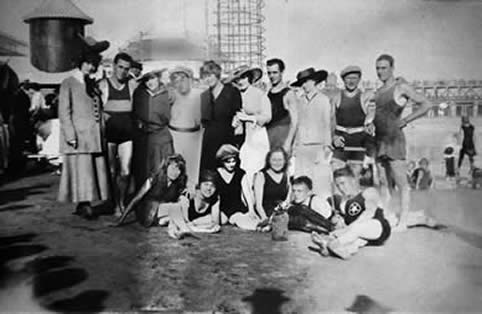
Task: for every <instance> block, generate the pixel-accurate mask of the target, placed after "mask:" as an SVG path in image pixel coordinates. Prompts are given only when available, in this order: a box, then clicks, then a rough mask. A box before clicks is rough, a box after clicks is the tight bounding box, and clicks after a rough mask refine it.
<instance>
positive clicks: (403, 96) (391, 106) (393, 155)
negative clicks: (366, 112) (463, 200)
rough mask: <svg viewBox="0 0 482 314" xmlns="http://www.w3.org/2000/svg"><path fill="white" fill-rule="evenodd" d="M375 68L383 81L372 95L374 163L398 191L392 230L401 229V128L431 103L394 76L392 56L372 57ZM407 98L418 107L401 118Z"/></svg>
mask: <svg viewBox="0 0 482 314" xmlns="http://www.w3.org/2000/svg"><path fill="white" fill-rule="evenodd" d="M376 70H377V75H378V78H379V79H380V81H382V83H383V86H382V87H380V88H379V89H378V90H377V91H376V94H375V105H376V111H375V120H374V124H375V141H376V149H377V150H376V152H377V163H378V165H379V166H382V167H383V168H385V174H386V176H385V177H384V180H383V181H382V182H383V183H384V184H385V186H387V187H388V190H390V191H392V190H393V189H392V185H391V184H387V182H391V181H392V180H393V182H394V183H395V185H396V187H397V188H398V191H400V193H401V197H400V205H401V206H400V207H401V208H400V219H399V222H398V225H397V227H396V228H394V231H404V230H406V228H407V218H408V212H409V210H410V187H409V184H408V180H407V177H406V173H407V161H406V157H407V152H406V142H405V134H404V132H403V130H402V129H403V128H404V127H405V126H407V124H408V123H410V122H412V121H414V120H416V119H418V118H420V117H421V116H423V115H425V114H426V113H427V111H428V110H429V109H430V108H431V107H432V104H431V103H430V101H429V100H427V98H426V97H425V96H424V95H422V94H419V93H417V92H416V91H415V89H414V88H413V87H411V86H410V85H408V84H407V83H406V82H405V81H404V80H402V79H395V76H394V74H393V70H394V59H393V57H392V56H390V55H381V56H379V57H378V58H377V60H376ZM409 101H410V102H412V103H414V104H415V105H416V106H418V109H417V110H415V111H413V112H412V113H411V114H409V115H408V116H406V117H405V118H403V119H402V117H401V115H402V111H403V109H404V107H405V105H406V104H407V103H408V102H409ZM382 177H383V176H382ZM390 178H391V180H390Z"/></svg>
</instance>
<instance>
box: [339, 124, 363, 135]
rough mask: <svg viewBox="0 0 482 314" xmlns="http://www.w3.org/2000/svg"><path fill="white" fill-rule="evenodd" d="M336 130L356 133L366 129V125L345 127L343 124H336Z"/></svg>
mask: <svg viewBox="0 0 482 314" xmlns="http://www.w3.org/2000/svg"><path fill="white" fill-rule="evenodd" d="M335 130H337V131H341V132H345V133H348V134H354V133H360V132H363V131H365V127H363V126H357V127H344V126H341V125H337V126H335Z"/></svg>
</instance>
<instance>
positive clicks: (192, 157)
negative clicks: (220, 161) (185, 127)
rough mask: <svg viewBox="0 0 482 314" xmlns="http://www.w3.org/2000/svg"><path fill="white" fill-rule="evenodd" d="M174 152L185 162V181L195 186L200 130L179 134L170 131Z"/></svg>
mask: <svg viewBox="0 0 482 314" xmlns="http://www.w3.org/2000/svg"><path fill="white" fill-rule="evenodd" d="M171 134H172V138H173V142H174V151H175V152H176V154H181V155H182V157H184V160H186V173H187V179H188V182H189V183H190V184H196V183H197V182H196V181H197V179H198V175H199V167H200V163H201V148H202V136H203V134H202V130H199V131H195V132H179V131H174V130H172V129H171Z"/></svg>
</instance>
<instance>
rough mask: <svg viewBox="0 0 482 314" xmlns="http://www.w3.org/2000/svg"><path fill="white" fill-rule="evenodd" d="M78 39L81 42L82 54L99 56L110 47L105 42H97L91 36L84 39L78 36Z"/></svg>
mask: <svg viewBox="0 0 482 314" xmlns="http://www.w3.org/2000/svg"><path fill="white" fill-rule="evenodd" d="M79 38H80V39H81V40H82V43H83V47H82V50H83V52H84V53H89V54H90V53H92V54H96V53H97V54H100V53H101V52H103V51H105V50H107V49H108V48H109V46H110V43H109V42H108V41H107V40H102V41H97V40H95V39H94V38H93V37H91V36H87V37H84V36H82V35H79Z"/></svg>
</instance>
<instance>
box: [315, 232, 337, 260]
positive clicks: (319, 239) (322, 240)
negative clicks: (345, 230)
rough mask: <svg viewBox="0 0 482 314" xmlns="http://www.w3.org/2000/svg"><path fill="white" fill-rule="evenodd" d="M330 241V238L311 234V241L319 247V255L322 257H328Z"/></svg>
mask: <svg viewBox="0 0 482 314" xmlns="http://www.w3.org/2000/svg"><path fill="white" fill-rule="evenodd" d="M330 240H333V238H332V237H330V236H327V235H321V234H318V233H316V232H312V233H311V241H313V243H315V244H317V245H318V246H319V247H320V254H321V255H322V256H328V255H330V252H329V251H328V243H329V242H330Z"/></svg>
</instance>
